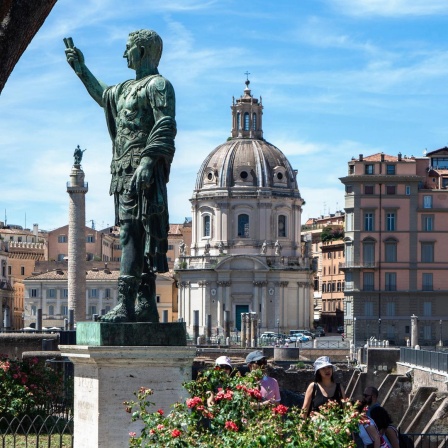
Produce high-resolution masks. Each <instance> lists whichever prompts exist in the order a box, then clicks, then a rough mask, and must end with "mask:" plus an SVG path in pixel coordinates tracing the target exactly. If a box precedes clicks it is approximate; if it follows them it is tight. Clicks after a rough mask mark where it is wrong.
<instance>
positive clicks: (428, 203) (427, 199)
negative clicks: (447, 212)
mask: <svg viewBox="0 0 448 448" xmlns="http://www.w3.org/2000/svg"><path fill="white" fill-rule="evenodd" d="M423 208H432V196H423Z"/></svg>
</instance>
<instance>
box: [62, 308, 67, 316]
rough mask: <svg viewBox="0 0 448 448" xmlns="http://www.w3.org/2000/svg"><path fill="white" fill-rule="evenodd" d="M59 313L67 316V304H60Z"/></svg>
mask: <svg viewBox="0 0 448 448" xmlns="http://www.w3.org/2000/svg"><path fill="white" fill-rule="evenodd" d="M61 314H62V315H63V316H68V306H67V305H61Z"/></svg>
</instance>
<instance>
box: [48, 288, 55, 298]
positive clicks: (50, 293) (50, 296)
mask: <svg viewBox="0 0 448 448" xmlns="http://www.w3.org/2000/svg"><path fill="white" fill-rule="evenodd" d="M55 297H56V290H55V289H53V288H51V289H48V290H47V299H54V298H55Z"/></svg>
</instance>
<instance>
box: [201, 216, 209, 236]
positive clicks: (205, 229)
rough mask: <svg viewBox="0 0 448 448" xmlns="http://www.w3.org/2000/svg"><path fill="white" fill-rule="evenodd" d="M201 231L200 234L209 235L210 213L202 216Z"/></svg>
mask: <svg viewBox="0 0 448 448" xmlns="http://www.w3.org/2000/svg"><path fill="white" fill-rule="evenodd" d="M203 225H204V226H203V232H202V236H204V237H209V236H210V215H205V216H204V218H203Z"/></svg>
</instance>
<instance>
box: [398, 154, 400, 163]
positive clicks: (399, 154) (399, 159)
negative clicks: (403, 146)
mask: <svg viewBox="0 0 448 448" xmlns="http://www.w3.org/2000/svg"><path fill="white" fill-rule="evenodd" d="M398 161H399V162H401V152H399V153H398Z"/></svg>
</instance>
